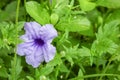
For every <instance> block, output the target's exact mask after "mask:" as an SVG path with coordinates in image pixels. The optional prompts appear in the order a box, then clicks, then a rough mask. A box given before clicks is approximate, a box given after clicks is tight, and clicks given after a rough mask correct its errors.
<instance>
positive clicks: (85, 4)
mask: <svg viewBox="0 0 120 80" xmlns="http://www.w3.org/2000/svg"><path fill="white" fill-rule="evenodd" d="M79 3H80V8H81V9H82V10H83V11H90V10H93V9H94V8H95V7H96V3H93V2H90V1H89V0H79Z"/></svg>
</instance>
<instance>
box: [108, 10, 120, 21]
mask: <svg viewBox="0 0 120 80" xmlns="http://www.w3.org/2000/svg"><path fill="white" fill-rule="evenodd" d="M113 20H119V22H120V9H116V10H114V11H113V12H111V13H110V14H109V15H108V17H107V19H106V21H107V22H110V21H113Z"/></svg>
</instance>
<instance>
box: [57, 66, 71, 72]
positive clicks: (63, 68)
mask: <svg viewBox="0 0 120 80" xmlns="http://www.w3.org/2000/svg"><path fill="white" fill-rule="evenodd" d="M59 69H60V71H61V72H69V70H68V68H67V67H66V66H65V65H64V64H61V65H60V66H59Z"/></svg>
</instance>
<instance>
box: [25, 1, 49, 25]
mask: <svg viewBox="0 0 120 80" xmlns="http://www.w3.org/2000/svg"><path fill="white" fill-rule="evenodd" d="M26 10H27V13H28V14H29V15H30V16H31V17H32V18H33V19H35V20H36V21H37V22H39V23H40V24H42V25H43V24H47V23H50V22H49V21H50V16H49V13H48V11H47V10H46V9H45V8H43V7H42V6H41V5H40V4H39V3H37V2H35V1H29V2H27V3H26Z"/></svg>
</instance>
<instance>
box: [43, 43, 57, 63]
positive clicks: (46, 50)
mask: <svg viewBox="0 0 120 80" xmlns="http://www.w3.org/2000/svg"><path fill="white" fill-rule="evenodd" d="M42 50H43V54H44V58H45V62H49V61H50V60H52V59H53V58H54V56H55V53H56V48H55V47H54V46H53V45H51V44H46V45H44V47H43V48H42Z"/></svg>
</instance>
